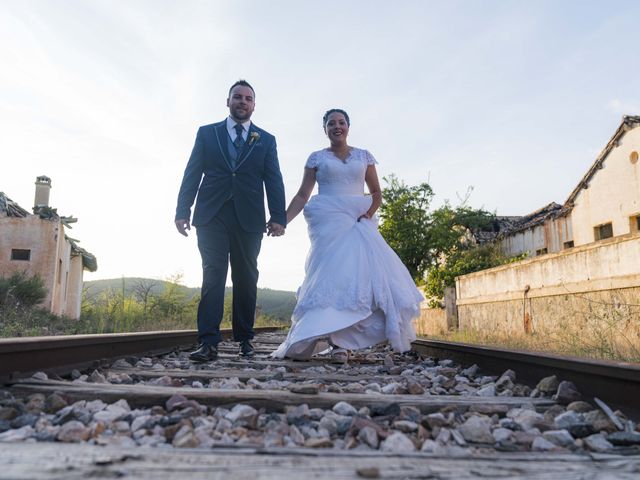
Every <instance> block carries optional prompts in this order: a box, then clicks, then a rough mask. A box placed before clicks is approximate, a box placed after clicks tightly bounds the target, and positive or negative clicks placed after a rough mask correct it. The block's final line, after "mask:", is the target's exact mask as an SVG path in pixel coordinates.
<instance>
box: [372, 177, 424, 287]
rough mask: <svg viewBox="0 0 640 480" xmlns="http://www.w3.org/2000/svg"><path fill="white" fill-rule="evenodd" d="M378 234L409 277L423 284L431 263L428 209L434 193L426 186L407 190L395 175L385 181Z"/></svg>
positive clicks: (385, 178)
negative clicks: (403, 265) (400, 262)
mask: <svg viewBox="0 0 640 480" xmlns="http://www.w3.org/2000/svg"><path fill="white" fill-rule="evenodd" d="M384 181H385V182H386V183H387V185H388V186H387V187H386V188H384V189H383V190H382V199H383V200H382V205H381V206H380V219H381V225H380V233H381V234H382V236H383V237H384V239H385V240H386V241H387V243H388V244H389V246H390V247H391V248H393V250H394V251H395V252H396V253H397V254H398V256H399V257H400V258H401V259H402V261H403V262H404V264H405V266H406V267H407V269H408V270H409V273H410V274H411V277H413V279H414V280H415V281H416V282H417V283H422V279H424V273H425V272H426V270H427V269H428V268H429V266H430V264H431V262H432V260H433V259H432V251H431V248H430V246H429V241H428V240H429V205H430V204H431V200H432V199H433V190H432V189H431V186H429V184H428V183H421V184H420V185H417V186H414V187H410V186H407V185H406V184H405V183H404V182H403V181H401V180H398V178H397V177H396V176H395V175H390V176H389V177H384Z"/></svg>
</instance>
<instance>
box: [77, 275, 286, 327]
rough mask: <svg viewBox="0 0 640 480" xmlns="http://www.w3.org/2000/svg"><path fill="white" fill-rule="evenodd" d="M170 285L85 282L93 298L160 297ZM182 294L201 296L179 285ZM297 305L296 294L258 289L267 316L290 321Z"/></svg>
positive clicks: (142, 280) (119, 280)
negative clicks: (139, 292) (116, 294)
mask: <svg viewBox="0 0 640 480" xmlns="http://www.w3.org/2000/svg"><path fill="white" fill-rule="evenodd" d="M167 285H169V282H167V281H165V280H153V279H150V278H138V277H125V278H111V279H106V280H92V281H89V282H84V291H85V292H86V296H87V297H89V298H91V297H94V296H97V295H100V294H101V293H102V292H103V291H106V290H111V291H112V292H122V291H123V290H124V294H125V296H126V297H129V296H134V295H135V293H136V291H137V290H138V289H140V288H143V289H148V290H149V291H150V292H151V294H152V295H160V294H162V292H163V291H164V289H165V288H166V287H167ZM178 288H179V289H180V291H181V292H183V293H184V295H185V297H186V298H187V299H191V298H193V297H194V296H196V295H199V294H200V289H199V288H191V287H186V286H184V285H178ZM230 293H231V288H230V287H227V288H226V289H225V295H229V294H230ZM295 304H296V299H295V294H294V292H287V291H283V290H271V289H269V288H259V289H258V307H259V308H260V310H261V311H262V313H264V314H265V315H270V316H273V317H276V318H279V319H281V320H288V319H289V318H290V317H291V313H292V312H293V307H294V306H295Z"/></svg>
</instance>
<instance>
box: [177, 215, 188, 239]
mask: <svg viewBox="0 0 640 480" xmlns="http://www.w3.org/2000/svg"><path fill="white" fill-rule="evenodd" d="M176 228H177V229H178V232H180V235H184V236H185V237H188V236H189V234H188V233H187V230H191V224H190V223H189V220H185V219H178V220H176Z"/></svg>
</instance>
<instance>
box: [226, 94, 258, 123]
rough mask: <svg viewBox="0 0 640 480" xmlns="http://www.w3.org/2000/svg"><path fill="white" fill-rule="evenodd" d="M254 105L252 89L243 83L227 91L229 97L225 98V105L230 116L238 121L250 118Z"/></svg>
mask: <svg viewBox="0 0 640 480" xmlns="http://www.w3.org/2000/svg"><path fill="white" fill-rule="evenodd" d="M255 106H256V101H255V98H254V95H253V90H251V88H249V87H245V86H244V85H236V86H235V87H233V90H231V92H230V93H229V98H227V107H229V113H230V114H231V118H233V119H234V120H235V121H236V122H239V123H242V122H246V121H247V120H249V119H250V118H251V114H252V113H253V109H254V108H255Z"/></svg>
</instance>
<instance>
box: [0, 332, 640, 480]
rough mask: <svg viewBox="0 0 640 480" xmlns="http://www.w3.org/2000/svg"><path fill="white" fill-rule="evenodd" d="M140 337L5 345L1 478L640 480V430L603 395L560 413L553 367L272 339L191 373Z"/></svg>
mask: <svg viewBox="0 0 640 480" xmlns="http://www.w3.org/2000/svg"><path fill="white" fill-rule="evenodd" d="M133 335H134V336H133V337H132V336H108V337H102V338H103V341H102V342H101V341H100V339H99V338H98V336H86V337H85V338H84V339H80V338H75V339H62V340H57V339H48V340H47V339H38V340H35V341H32V342H31V343H30V342H29V340H20V341H19V342H14V343H13V344H12V343H11V342H10V341H8V340H3V341H0V375H2V377H3V381H4V383H5V387H4V388H3V389H0V442H2V445H1V447H0V448H1V450H0V452H1V453H0V463H1V464H3V467H2V469H0V478H2V479H3V478H64V479H70V478H86V477H92V476H96V477H106V478H111V477H124V478H154V479H164V478H171V479H176V478H185V477H187V476H188V477H189V478H252V479H255V478H279V479H299V478H305V477H307V478H394V479H399V478H434V479H436V478H440V479H465V478H545V479H548V478H560V477H562V478H563V479H582V478H584V479H586V478H589V479H591V478H602V479H604V478H616V479H617V478H620V479H626V478H629V479H631V478H638V476H639V475H640V446H639V445H640V439H638V437H640V432H638V431H637V430H636V429H637V425H636V423H635V422H634V421H633V420H632V419H630V418H628V417H627V416H626V414H627V412H626V411H625V410H624V408H623V410H622V411H615V412H614V411H612V409H610V408H609V405H613V406H614V408H616V406H617V405H614V404H613V403H610V402H608V401H605V402H601V401H600V400H594V399H592V398H591V394H592V393H595V394H597V395H598V396H599V397H602V398H603V399H606V398H609V397H607V395H605V394H604V393H605V392H603V391H600V390H598V387H597V385H596V387H595V388H592V390H593V392H591V391H589V393H588V394H587V395H585V398H584V399H583V400H577V399H576V398H568V397H563V396H562V395H560V397H556V399H555V400H554V398H553V395H554V393H556V394H557V393H558V388H559V385H558V380H559V381H562V380H565V379H569V377H570V376H571V372H572V370H571V369H569V368H567V365H565V368H564V369H561V368H559V367H558V365H557V364H553V362H551V361H550V360H549V359H548V358H546V359H544V360H542V362H541V365H538V367H535V368H537V370H536V369H534V366H533V365H534V364H535V356H530V357H527V356H526V354H525V355H524V357H522V358H519V359H516V358H515V357H514V356H511V357H510V356H509V354H507V353H506V351H501V352H498V353H495V352H494V354H493V357H492V356H491V355H490V354H489V353H488V352H486V351H485V352H484V355H482V353H483V352H482V349H480V350H478V351H472V350H473V349H471V350H469V349H467V350H465V348H466V347H469V346H460V345H450V344H448V345H445V344H442V343H441V342H427V341H418V342H416V343H415V344H414V348H415V350H416V353H414V354H411V355H398V354H394V353H392V352H390V351H389V350H388V349H387V348H386V347H383V346H379V347H376V348H372V349H368V350H365V351H363V352H358V354H357V355H356V356H355V357H353V358H352V359H351V360H350V361H349V363H348V364H346V365H333V364H331V363H330V361H329V359H328V358H326V357H323V356H319V357H318V358H316V359H314V360H312V361H310V362H293V361H288V360H274V359H271V358H270V357H269V354H270V353H271V351H273V350H274V349H275V347H276V346H277V345H278V344H279V343H280V341H282V339H283V338H284V336H283V334H282V333H280V332H277V331H274V330H273V329H271V330H266V329H264V330H262V331H261V332H260V333H259V335H258V336H257V338H256V342H255V346H256V351H257V355H256V356H255V357H254V358H252V359H250V360H248V359H243V358H240V357H239V356H238V354H237V351H238V348H237V345H236V344H233V343H232V342H229V341H225V342H224V343H222V344H221V348H220V356H219V358H218V360H217V361H215V362H210V363H207V364H201V365H194V364H192V363H191V362H189V360H188V353H187V352H188V350H189V348H191V347H192V345H191V344H193V343H194V341H195V336H194V333H193V332H179V333H177V334H176V333H173V332H172V333H168V334H160V333H153V334H133ZM136 335H137V336H136ZM58 347H59V348H58ZM469 348H470V347H469ZM66 349H72V350H73V351H74V352H75V353H73V354H72V353H69V350H67V353H63V352H64V351H65V350H66ZM58 350H59V351H58ZM43 352H44V353H43ZM143 352H153V353H152V354H150V353H143ZM474 355H475V356H474ZM511 355H515V353H514V352H511ZM43 358H44V359H45V360H46V361H45V363H43V362H42V359H43ZM564 361H565V362H566V361H567V359H564ZM458 362H459V363H458ZM527 362H529V363H527ZM596 363H597V362H596ZM545 364H546V367H544V365H545ZM478 366H480V367H478ZM609 366H611V365H609ZM600 367H603V365H600ZM620 367H628V368H630V369H631V370H630V371H631V372H634V370H633V368H632V366H620ZM545 368H547V370H545ZM571 368H573V369H574V370H575V369H576V368H578V367H576V366H575V365H574V366H573V367H571ZM590 368H592V369H595V368H596V367H595V366H594V365H591V367H590ZM34 370H39V372H38V373H36V374H35V375H32V376H29V375H25V373H26V372H27V371H34ZM587 370H588V369H587ZM549 373H554V374H555V375H556V377H557V378H556V379H554V378H551V377H552V375H547V374H549ZM587 373H588V372H587ZM587 373H585V372H583V373H582V375H586V374H587ZM592 373H593V372H592ZM596 373H598V374H599V375H600V376H603V375H605V373H606V372H603V371H602V369H600V370H598V371H597V372H596ZM628 375H633V373H632V374H628ZM534 377H535V378H534ZM543 377H546V378H544V379H543ZM571 378H573V379H577V383H576V384H577V385H578V387H579V389H580V388H581V385H582V384H581V383H580V382H582V381H583V380H582V379H580V378H579V377H571ZM634 378H635V377H634ZM531 380H533V381H531ZM522 381H524V382H525V383H522ZM600 381H601V382H602V380H600ZM560 383H561V382H560ZM564 385H565V386H566V384H564ZM600 385H608V388H609V389H611V384H606V383H601V384H600ZM534 390H535V391H534ZM568 391H569V392H574V393H573V395H574V396H575V390H571V389H569V390H568ZM532 392H533V395H534V396H531V395H532ZM560 393H561V392H560ZM636 398H637V397H636ZM568 400H572V401H571V402H569V401H568ZM584 400H586V401H584ZM630 404H631V402H629V401H627V402H626V403H625V402H622V405H623V407H624V405H627V406H628V405H630ZM149 447H154V448H149Z"/></svg>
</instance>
